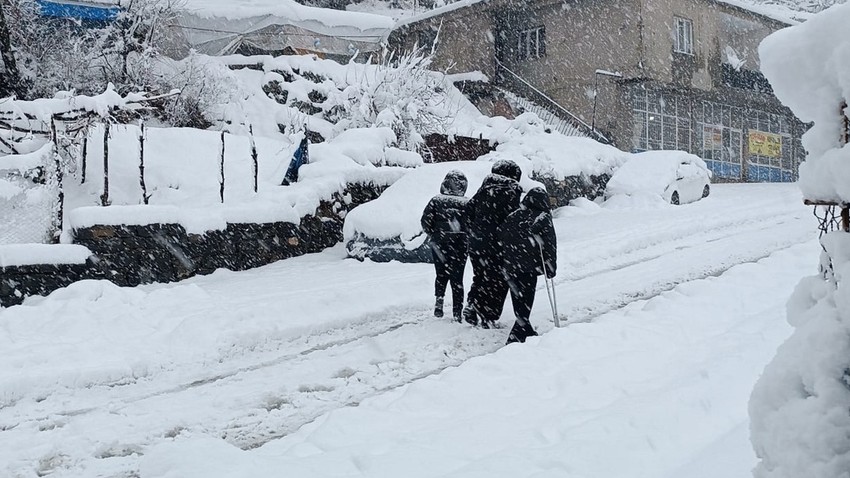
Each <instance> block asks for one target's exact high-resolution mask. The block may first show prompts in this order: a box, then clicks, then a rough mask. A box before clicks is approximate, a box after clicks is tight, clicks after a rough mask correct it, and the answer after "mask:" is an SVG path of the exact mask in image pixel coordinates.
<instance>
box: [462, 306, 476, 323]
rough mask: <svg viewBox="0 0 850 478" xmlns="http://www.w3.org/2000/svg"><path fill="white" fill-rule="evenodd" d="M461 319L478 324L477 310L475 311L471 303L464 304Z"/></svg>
mask: <svg viewBox="0 0 850 478" xmlns="http://www.w3.org/2000/svg"><path fill="white" fill-rule="evenodd" d="M463 320H464V321H466V323H467V324H470V325H475V326H477V325H478V312H476V311H475V307H473V306H472V305H471V304H466V308H465V309H463Z"/></svg>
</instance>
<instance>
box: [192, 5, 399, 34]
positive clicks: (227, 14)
mask: <svg viewBox="0 0 850 478" xmlns="http://www.w3.org/2000/svg"><path fill="white" fill-rule="evenodd" d="M183 8H184V9H185V10H186V11H187V12H189V13H191V14H193V15H195V16H198V17H201V18H214V17H218V18H225V19H228V20H244V19H249V18H253V17H265V16H276V17H283V18H286V19H288V20H290V21H292V22H295V23H297V22H299V21H317V22H320V23H322V24H324V25H327V26H330V27H342V26H350V27H356V28H358V29H360V30H364V31H365V30H371V29H386V30H389V29H390V28H392V26H393V20H392V19H391V18H388V17H385V16H383V15H375V14H372V13H364V12H349V11H344V10H332V9H329V8H316V7H309V6H306V5H301V4H300V3H297V2H295V1H293V0H242V1H240V2H239V5H238V6H235V5H234V2H232V1H230V0H186V2H185V5H184V6H183Z"/></svg>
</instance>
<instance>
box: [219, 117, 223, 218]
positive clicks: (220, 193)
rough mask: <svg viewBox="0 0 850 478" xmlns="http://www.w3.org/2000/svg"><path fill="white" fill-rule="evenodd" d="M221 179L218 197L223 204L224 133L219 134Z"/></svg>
mask: <svg viewBox="0 0 850 478" xmlns="http://www.w3.org/2000/svg"><path fill="white" fill-rule="evenodd" d="M220 172H221V179H220V180H219V184H220V185H221V187H220V188H219V196H221V203H222V204H224V131H222V132H221V165H220Z"/></svg>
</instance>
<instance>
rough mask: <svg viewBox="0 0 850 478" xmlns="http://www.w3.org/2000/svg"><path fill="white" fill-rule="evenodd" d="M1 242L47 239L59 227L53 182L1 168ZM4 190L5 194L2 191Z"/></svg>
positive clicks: (56, 196) (50, 240) (32, 242)
mask: <svg viewBox="0 0 850 478" xmlns="http://www.w3.org/2000/svg"><path fill="white" fill-rule="evenodd" d="M0 189H2V191H0V225H2V227H0V245H6V244H34V243H40V244H44V243H49V242H52V241H53V240H54V237H55V234H56V232H57V231H58V228H57V224H56V223H55V220H54V218H55V217H56V211H57V208H58V206H59V191H58V188H57V187H56V186H55V185H50V184H49V183H42V184H39V183H36V182H33V181H32V180H29V179H26V178H21V177H17V178H16V177H15V176H14V175H11V174H5V173H4V172H0ZM4 193H5V194H4Z"/></svg>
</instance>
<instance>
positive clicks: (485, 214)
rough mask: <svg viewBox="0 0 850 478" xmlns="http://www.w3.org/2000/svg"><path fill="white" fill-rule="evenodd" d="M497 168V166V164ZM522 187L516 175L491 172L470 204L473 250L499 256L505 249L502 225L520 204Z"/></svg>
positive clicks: (468, 213)
mask: <svg viewBox="0 0 850 478" xmlns="http://www.w3.org/2000/svg"><path fill="white" fill-rule="evenodd" d="M494 169H495V168H494ZM521 196H522V188H521V187H520V185H519V182H517V180H515V179H513V178H509V177H507V176H502V175H501V174H489V175H487V177H486V178H484V182H483V183H482V184H481V188H479V189H478V192H476V193H475V195H474V196H472V199H470V200H469V203H468V204H467V206H466V219H467V223H468V224H469V249H470V251H471V252H473V253H477V254H481V255H486V256H492V257H496V256H498V254H499V251H500V250H501V247H500V246H499V244H498V229H499V226H500V225H502V222H504V220H505V218H507V217H508V214H510V213H512V212H513V211H515V210H516V209H517V208H518V207H519V198H520V197H521Z"/></svg>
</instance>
